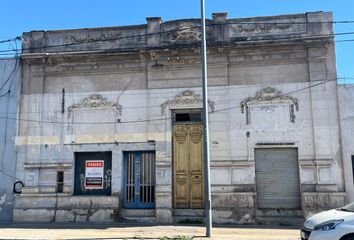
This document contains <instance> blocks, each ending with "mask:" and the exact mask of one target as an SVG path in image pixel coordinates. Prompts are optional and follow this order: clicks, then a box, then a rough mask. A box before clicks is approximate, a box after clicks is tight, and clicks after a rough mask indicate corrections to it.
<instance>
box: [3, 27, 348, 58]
mask: <svg viewBox="0 0 354 240" xmlns="http://www.w3.org/2000/svg"><path fill="white" fill-rule="evenodd" d="M351 22H352V21H347V23H351ZM317 23H334V22H317ZM337 23H338V22H337ZM353 23H354V21H353ZM227 24H295V23H286V22H284V23H267V22H264V23H257V22H254V23H227ZM296 24H308V22H305V23H296ZM214 25H223V24H210V25H207V26H214ZM193 28H200V26H193V27H186V28H183V29H193ZM178 30H180V28H177V29H173V30H169V31H160V32H157V33H144V34H138V35H132V36H124V37H116V38H109V39H96V40H94V39H93V40H90V41H85V42H77V43H65V44H57V45H48V46H40V47H30V48H23V49H22V51H27V50H36V49H46V48H53V47H68V46H73V45H80V44H88V43H94V42H107V41H117V40H123V39H130V38H137V37H144V36H150V35H157V34H159V35H161V34H166V33H173V32H176V31H178ZM344 34H354V33H353V32H351V33H338V34H335V33H334V34H327V35H326V34H322V35H311V36H308V37H314V36H335V35H344ZM91 50H92V49H91ZM100 50H102V49H100ZM14 51H16V50H2V51H0V53H1V52H14ZM67 52H70V51H67Z"/></svg>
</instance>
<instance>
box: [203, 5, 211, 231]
mask: <svg viewBox="0 0 354 240" xmlns="http://www.w3.org/2000/svg"><path fill="white" fill-rule="evenodd" d="M201 21H202V22H201V25H202V78H203V125H204V173H205V177H204V189H205V191H204V192H205V194H204V195H205V202H204V205H205V217H206V218H205V225H206V236H207V237H211V232H212V215H211V190H210V156H209V119H208V75H207V56H206V34H205V4H204V0H201Z"/></svg>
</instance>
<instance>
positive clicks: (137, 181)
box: [123, 152, 155, 208]
mask: <svg viewBox="0 0 354 240" xmlns="http://www.w3.org/2000/svg"><path fill="white" fill-rule="evenodd" d="M123 207H125V208H155V153H154V152H125V153H124V199H123Z"/></svg>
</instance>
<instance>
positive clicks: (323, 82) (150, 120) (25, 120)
mask: <svg viewBox="0 0 354 240" xmlns="http://www.w3.org/2000/svg"><path fill="white" fill-rule="evenodd" d="M338 79H340V78H335V79H331V80H324V81H320V82H318V83H315V84H313V85H310V86H307V87H303V88H300V89H296V90H293V91H290V92H286V93H283V94H282V95H279V96H283V95H288V94H291V93H296V92H299V91H303V90H306V89H310V88H312V87H316V86H319V85H323V84H326V83H328V82H334V81H337V80H338ZM310 83H311V82H310ZM279 96H278V95H277V96H275V97H274V98H277V97H279ZM234 108H241V106H239V105H237V106H234V107H228V108H224V109H218V110H214V111H211V112H209V113H210V114H213V113H216V112H220V111H226V110H229V109H234ZM6 118H7V119H11V120H17V121H24V122H34V123H43V124H65V125H86V124H89V125H92V124H98V125H102V124H105V125H108V124H127V123H142V122H154V121H163V120H169V119H172V118H166V117H164V118H154V119H143V120H131V121H117V122H58V121H51V120H34V119H26V118H18V117H2V116H0V119H6Z"/></svg>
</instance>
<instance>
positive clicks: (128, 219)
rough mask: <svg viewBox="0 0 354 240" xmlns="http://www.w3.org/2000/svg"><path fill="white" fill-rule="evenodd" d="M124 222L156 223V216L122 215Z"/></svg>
mask: <svg viewBox="0 0 354 240" xmlns="http://www.w3.org/2000/svg"><path fill="white" fill-rule="evenodd" d="M122 218H123V222H126V223H157V220H156V217H122Z"/></svg>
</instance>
